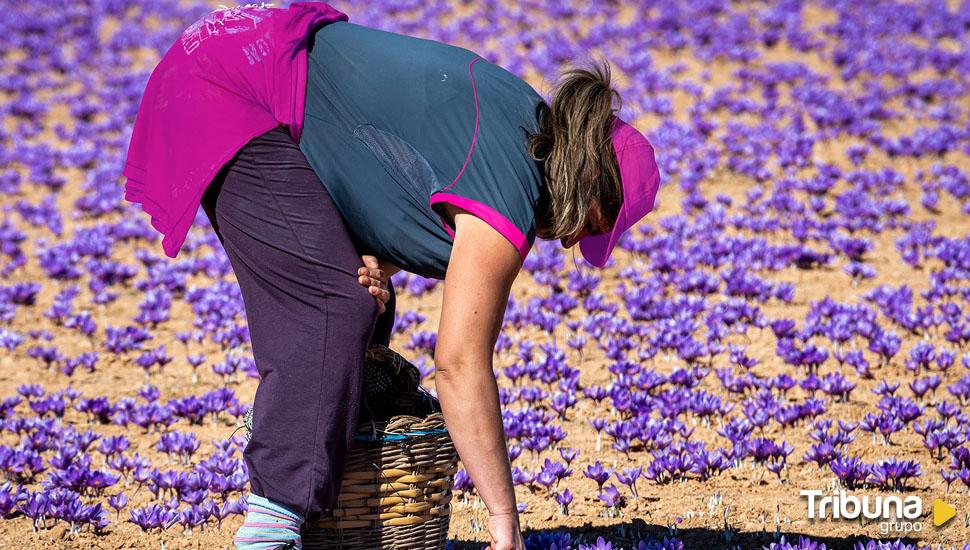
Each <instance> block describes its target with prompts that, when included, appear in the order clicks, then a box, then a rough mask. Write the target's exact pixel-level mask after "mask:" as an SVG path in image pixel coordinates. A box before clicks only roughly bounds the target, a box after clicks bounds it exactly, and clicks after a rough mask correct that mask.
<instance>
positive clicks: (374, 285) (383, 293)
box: [357, 255, 391, 315]
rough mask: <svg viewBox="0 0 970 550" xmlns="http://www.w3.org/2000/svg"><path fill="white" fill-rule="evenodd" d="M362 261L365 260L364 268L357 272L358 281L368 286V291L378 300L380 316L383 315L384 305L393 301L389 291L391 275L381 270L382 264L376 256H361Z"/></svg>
mask: <svg viewBox="0 0 970 550" xmlns="http://www.w3.org/2000/svg"><path fill="white" fill-rule="evenodd" d="M361 259H362V260H364V267H362V268H360V269H358V270H357V275H358V277H357V281H359V282H360V284H362V285H364V286H366V287H367V291H368V292H370V293H371V295H372V296H374V298H377V305H378V308H379V312H378V314H380V315H383V314H384V309H385V306H384V304H386V303H387V301H388V300H390V299H391V293H390V291H388V290H387V279H388V278H389V277H390V275H388V274H387V272H386V271H384V270H383V269H381V265H380V263H379V262H378V261H377V258H375V257H374V256H368V255H365V256H361Z"/></svg>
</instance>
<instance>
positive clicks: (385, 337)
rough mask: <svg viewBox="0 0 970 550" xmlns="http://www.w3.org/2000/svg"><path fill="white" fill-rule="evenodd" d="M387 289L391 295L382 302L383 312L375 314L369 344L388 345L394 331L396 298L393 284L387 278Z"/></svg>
mask: <svg viewBox="0 0 970 550" xmlns="http://www.w3.org/2000/svg"><path fill="white" fill-rule="evenodd" d="M387 291H388V292H389V293H390V295H391V297H390V298H388V300H387V303H386V304H384V313H382V314H380V315H378V316H377V322H376V323H375V324H374V335H373V336H372V337H371V340H370V341H371V344H382V345H385V346H388V347H390V345H391V334H392V333H393V332H394V311H395V309H397V299H396V297H395V296H394V285H393V284H391V280H390V279H388V280H387Z"/></svg>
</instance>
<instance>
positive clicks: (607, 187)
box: [527, 61, 623, 240]
mask: <svg viewBox="0 0 970 550" xmlns="http://www.w3.org/2000/svg"><path fill="white" fill-rule="evenodd" d="M610 80H611V71H610V66H609V63H608V62H606V61H602V62H601V63H597V62H595V61H594V62H593V63H592V65H591V67H589V68H585V67H579V66H573V67H569V68H567V69H566V70H564V71H563V72H562V74H561V77H560V81H559V83H558V85H557V86H556V87H555V90H554V92H553V97H552V105H551V106H550V105H548V104H546V103H545V102H541V103H540V104H539V105H538V107H537V112H538V132H537V133H535V134H531V133H530V134H529V136H528V138H527V148H528V151H529V156H531V157H532V158H533V159H534V160H537V161H541V162H542V166H543V176H544V179H545V185H544V186H543V187H542V188H541V190H540V199H539V205H538V212H537V215H536V235H537V236H539V237H541V238H543V239H549V240H552V239H560V238H563V237H568V236H571V235H575V234H578V233H579V232H580V231H582V230H583V228H584V227H586V224H587V223H588V222H589V208H590V206H591V205H593V204H594V203H595V204H598V205H599V207H600V210H601V212H602V214H603V217H604V218H605V219H606V220H607V221H608V222H609V224H610V226H612V225H613V223H614V222H615V220H616V217H617V215H618V213H619V211H620V206H621V205H622V203H623V187H622V185H621V182H620V168H619V166H618V165H617V162H616V153H615V151H614V149H613V143H612V141H611V140H610V130H611V122H612V120H613V117H614V116H615V115H616V113H617V112H619V110H620V107H621V105H622V103H621V102H622V99H621V98H620V94H619V92H617V91H616V90H614V89H613V88H612V87H611V85H610ZM614 98H615V99H616V102H617V106H616V107H615V108H614V106H613V100H614Z"/></svg>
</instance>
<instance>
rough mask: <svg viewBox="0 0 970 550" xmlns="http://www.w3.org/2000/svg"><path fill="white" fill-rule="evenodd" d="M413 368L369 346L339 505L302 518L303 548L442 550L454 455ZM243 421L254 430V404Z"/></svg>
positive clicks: (434, 405) (431, 399) (390, 353)
mask: <svg viewBox="0 0 970 550" xmlns="http://www.w3.org/2000/svg"><path fill="white" fill-rule="evenodd" d="M420 379H421V375H420V372H419V371H418V369H417V367H415V366H414V365H412V364H411V363H410V362H408V361H407V359H405V358H404V357H402V356H401V355H399V354H398V353H397V352H395V351H394V350H392V349H390V348H388V347H386V346H382V345H380V344H376V345H372V346H370V348H369V349H368V350H367V354H366V356H365V359H364V372H363V382H362V387H361V402H360V415H359V418H358V424H357V433H356V435H355V436H354V441H353V444H352V445H351V448H350V452H349V455H348V457H347V466H346V469H345V471H344V477H343V480H342V483H341V489H340V495H339V497H338V499H337V506H336V508H335V509H334V510H333V511H332V513H331V514H330V515H329V516H326V517H323V518H320V519H319V520H316V521H314V520H308V521H306V522H305V523H304V524H303V527H302V529H301V537H302V539H303V548H305V549H306V550H313V549H322V548H327V549H347V550H349V549H351V548H353V549H355V550H356V549H369V548H373V549H400V550H432V549H433V550H443V549H444V548H445V541H446V540H447V536H448V524H449V521H450V519H451V497H452V483H453V476H454V474H455V472H457V470H458V453H457V452H456V450H455V447H454V445H453V444H452V441H451V437H450V436H449V435H448V431H447V429H446V428H445V422H444V417H443V416H442V414H441V407H440V405H439V403H438V399H437V398H435V397H434V396H433V395H431V394H430V393H428V392H427V391H426V390H425V389H424V388H422V387H421V385H420ZM245 420H246V421H245V426H246V429H247V431H248V432H249V433H250V434H251V433H252V409H250V410H249V411H248V412H247V413H246V417H245Z"/></svg>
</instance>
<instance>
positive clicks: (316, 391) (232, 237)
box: [202, 126, 394, 519]
mask: <svg viewBox="0 0 970 550" xmlns="http://www.w3.org/2000/svg"><path fill="white" fill-rule="evenodd" d="M202 206H203V209H204V210H205V212H206V214H207V215H208V217H209V220H210V222H211V223H212V226H213V229H214V230H215V232H216V234H217V235H218V236H219V241H220V242H221V243H222V246H223V248H224V249H225V251H226V254H227V255H228V257H229V261H230V264H231V265H232V269H233V272H234V273H235V275H236V279H237V280H238V282H239V288H240V290H241V291H242V297H243V304H244V307H245V310H246V319H247V322H248V324H249V333H250V340H251V343H252V348H253V358H254V360H255V363H256V370H257V371H258V372H259V376H260V382H259V386H258V388H257V390H256V398H255V402H254V407H255V410H254V411H253V413H254V414H253V433H252V438H251V439H250V441H249V442H248V443H247V445H246V448H245V449H244V451H243V459H244V461H245V464H246V467H247V469H248V471H249V479H250V485H251V490H252V492H253V493H256V494H257V495H260V496H263V497H266V498H268V499H270V500H273V501H276V502H278V503H280V504H282V505H284V506H286V507H288V508H290V509H292V510H293V511H295V512H297V513H300V514H302V515H303V516H304V517H306V518H307V519H314V518H317V517H320V515H321V514H325V513H328V511H329V510H332V509H333V508H334V507H335V506H336V502H337V496H338V494H339V492H340V484H341V480H342V479H343V473H344V467H345V463H346V460H347V452H348V449H349V447H350V444H351V441H352V438H353V435H354V433H355V432H356V425H357V419H358V406H359V398H360V393H361V387H360V385H361V369H362V367H363V358H364V352H365V350H366V348H367V346H368V343H369V342H374V343H381V344H384V345H387V344H388V343H389V340H390V336H391V331H392V329H393V323H394V291H393V288H390V284H389V285H388V287H389V290H390V291H391V299H390V300H389V301H388V303H387V308H386V311H385V313H384V314H383V315H378V304H377V300H376V298H375V297H374V296H372V295H371V294H369V293H368V291H367V288H366V287H364V286H363V285H361V284H360V283H359V282H358V280H357V277H358V275H357V269H358V268H360V267H361V266H363V265H364V263H363V260H362V259H361V255H360V254H359V253H358V251H357V249H356V247H355V246H354V244H353V242H352V241H351V237H350V235H349V233H348V231H347V227H346V225H345V222H344V220H343V218H342V217H341V215H340V212H339V211H338V210H337V208H336V206H335V205H334V203H333V200H332V199H331V198H330V195H329V194H328V193H327V190H326V188H325V187H324V186H323V184H322V183H321V182H320V179H319V178H318V177H317V175H316V173H315V172H314V171H313V169H312V168H311V167H310V165H309V164H307V161H306V158H304V156H303V153H302V151H301V150H300V148H299V146H298V145H297V144H296V143H294V142H293V140H292V138H291V137H290V136H289V134H288V133H287V131H286V129H285V128H284V127H283V126H277V127H276V128H274V129H273V130H270V131H269V132H266V133H265V134H262V135H260V136H258V137H256V138H254V139H253V140H251V141H250V142H249V143H248V144H246V146H245V147H243V148H242V149H241V150H240V151H239V152H238V153H237V154H236V156H235V157H234V158H233V159H232V160H231V161H230V162H229V163H227V164H226V165H225V166H224V167H223V169H222V170H221V171H220V172H219V175H218V176H217V177H216V178H215V179H214V181H213V182H212V184H211V185H210V186H209V187H208V188H207V190H206V193H205V195H204V196H203V198H202ZM376 206H379V205H376Z"/></svg>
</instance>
